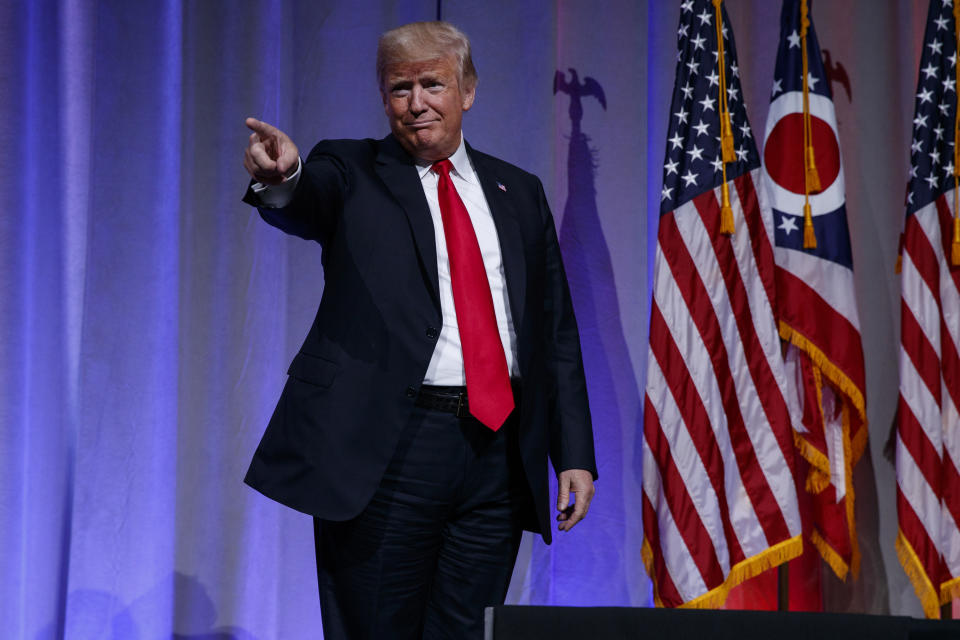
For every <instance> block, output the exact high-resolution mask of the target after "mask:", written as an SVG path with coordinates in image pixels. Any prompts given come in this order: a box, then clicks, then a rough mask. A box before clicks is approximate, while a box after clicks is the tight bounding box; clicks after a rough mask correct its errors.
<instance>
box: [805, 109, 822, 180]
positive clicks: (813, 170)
mask: <svg viewBox="0 0 960 640" xmlns="http://www.w3.org/2000/svg"><path fill="white" fill-rule="evenodd" d="M807 115H808V116H809V114H807ZM812 133H813V132H812V130H811V134H812ZM810 138H811V139H810V142H809V144H808V145H807V184H808V185H810V193H820V174H819V173H818V172H817V163H816V161H815V160H814V158H813V136H812V135H811V136H810Z"/></svg>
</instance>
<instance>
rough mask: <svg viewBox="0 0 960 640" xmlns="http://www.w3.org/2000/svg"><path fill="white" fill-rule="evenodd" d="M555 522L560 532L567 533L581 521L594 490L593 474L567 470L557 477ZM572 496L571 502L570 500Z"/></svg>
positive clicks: (582, 470) (580, 470)
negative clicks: (556, 512) (558, 524)
mask: <svg viewBox="0 0 960 640" xmlns="http://www.w3.org/2000/svg"><path fill="white" fill-rule="evenodd" d="M557 484H558V485H559V487H558V491H557V511H559V512H560V515H558V516H557V521H559V522H560V526H558V527H557V528H558V529H560V531H569V530H570V529H572V528H573V525H575V524H577V523H578V522H580V521H581V520H583V518H584V516H586V515H587V509H589V508H590V501H591V500H593V494H594V493H595V492H596V490H595V489H594V488H593V474H592V473H590V472H589V471H587V470H585V469H567V470H566V471H561V472H560V475H559V476H558V477H557ZM570 494H573V502H571V500H570V497H571V496H570Z"/></svg>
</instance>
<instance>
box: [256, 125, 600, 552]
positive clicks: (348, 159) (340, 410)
mask: <svg viewBox="0 0 960 640" xmlns="http://www.w3.org/2000/svg"><path fill="white" fill-rule="evenodd" d="M467 151H468V153H469V155H470V158H471V161H472V162H473V165H474V167H475V169H476V171H477V175H478V176H479V179H480V183H481V185H482V188H483V192H484V195H485V196H486V199H487V202H488V203H489V205H490V211H491V213H492V216H493V219H494V223H495V225H496V228H497V234H498V236H499V240H500V246H501V252H502V255H503V265H504V273H505V277H506V286H507V295H508V298H509V301H510V311H511V315H512V319H513V325H514V330H515V332H516V337H517V351H518V365H519V370H520V376H521V385H522V394H521V398H520V404H519V406H518V407H517V409H515V411H519V425H520V427H519V443H520V449H521V458H522V460H523V466H524V470H525V473H526V477H527V481H528V484H529V488H530V492H531V495H532V497H533V501H534V504H535V510H536V513H535V514H530V515H531V516H533V515H535V516H536V517H531V518H529V519H528V522H527V523H525V526H526V527H527V528H529V529H531V530H534V531H540V533H541V534H542V535H543V537H544V539H545V540H546V541H547V542H548V543H549V542H550V538H551V526H550V520H549V507H548V505H549V496H548V477H547V455H548V452H549V454H550V458H551V460H552V461H553V465H554V467H555V470H556V471H557V472H560V471H562V470H565V469H587V470H589V471H590V472H592V473H593V474H594V476H596V462H595V460H594V446H593V433H592V427H591V422H590V413H589V409H588V406H587V392H586V384H585V381H584V373H583V363H582V359H581V355H580V340H579V336H578V334H577V326H576V321H575V319H574V315H573V308H572V305H571V302H570V293H569V290H568V287H567V280H566V276H565V274H564V270H563V264H562V263H561V260H560V248H559V245H558V243H557V234H556V230H555V227H554V222H553V216H552V215H551V213H550V209H549V207H548V205H547V200H546V197H545V196H544V192H543V186H542V185H541V184H540V181H539V179H537V177H536V176H534V175H532V174H529V173H527V172H525V171H522V170H521V169H518V168H517V167H514V166H512V165H510V164H508V163H506V162H503V161H501V160H498V159H497V158H494V157H492V156H489V155H486V154H483V153H479V152H477V151H474V150H473V149H472V148H470V147H469V145H467ZM499 185H503V186H504V187H505V190H504V189H501V188H500V187H499ZM245 200H246V201H247V202H250V203H251V204H256V203H257V196H256V195H255V194H253V192H252V191H250V190H248V193H247V196H246V197H245ZM260 215H261V216H262V217H263V219H264V220H266V221H267V222H268V223H270V224H271V225H274V226H276V227H279V228H280V229H282V230H284V231H286V232H287V233H291V234H294V235H297V236H300V237H302V238H307V239H310V240H316V241H318V242H319V243H320V244H321V246H322V247H323V255H322V264H323V269H324V289H323V296H322V299H321V301H320V306H319V309H318V310H317V315H316V319H315V320H314V322H313V325H312V327H311V328H310V331H309V333H308V335H307V337H306V340H305V341H304V343H303V346H302V347H301V349H300V352H299V353H298V354H297V355H296V357H295V358H294V359H293V362H292V363H291V365H290V368H289V370H288V374H289V378H288V379H287V383H286V385H285V387H284V389H283V393H282V394H281V396H280V400H279V402H278V404H277V408H276V410H275V411H274V414H273V417H272V418H271V420H270V423H269V425H268V426H267V430H266V432H265V434H264V436H263V439H262V440H261V442H260V445H259V447H258V448H257V451H256V454H255V455H254V458H253V462H252V463H251V465H250V469H249V471H248V472H247V476H246V478H245V481H246V482H247V483H248V484H249V485H250V486H252V487H253V488H255V489H257V490H258V491H260V492H262V493H263V494H265V495H267V496H268V497H270V498H273V499H274V500H277V501H279V502H281V503H283V504H285V505H287V506H290V507H292V508H294V509H298V510H300V511H303V512H305V513H308V514H311V515H313V516H316V517H319V518H323V519H328V520H346V519H349V518H352V517H354V516H356V515H357V514H359V513H360V511H362V510H363V508H364V507H365V506H366V504H367V503H368V502H369V500H370V498H371V497H372V495H373V493H374V490H375V489H376V487H377V485H378V483H379V482H380V479H381V477H382V475H383V473H384V471H385V469H386V467H387V463H388V462H389V461H390V458H391V456H392V455H393V451H394V448H395V446H396V443H397V440H398V437H399V434H400V431H401V429H402V428H403V426H404V425H405V424H406V423H407V421H408V419H409V416H410V414H411V411H412V410H413V407H414V400H415V399H416V396H417V391H418V389H419V387H420V385H421V384H422V381H423V378H424V375H425V373H426V370H427V365H428V364H429V362H430V358H431V355H432V354H433V351H434V347H435V344H436V338H437V335H438V334H439V327H440V326H441V311H440V297H439V292H438V282H437V281H438V276H437V255H436V244H435V239H434V227H433V222H432V220H431V217H430V211H429V208H428V205H427V201H426V197H425V196H424V193H423V188H422V186H421V184H420V178H419V175H418V173H417V169H416V165H415V164H414V161H413V159H412V158H411V157H410V156H409V155H408V154H407V153H406V152H405V151H404V150H403V148H402V147H401V146H400V144H399V143H398V142H397V141H396V139H395V138H393V137H392V136H388V137H386V138H384V139H383V140H371V139H366V140H328V141H323V142H320V143H319V144H317V145H316V147H314V149H313V151H312V152H311V153H310V155H309V156H308V158H307V160H306V162H304V164H303V169H302V174H301V177H300V181H299V183H298V184H297V187H296V190H295V192H294V196H293V201H292V202H291V203H290V204H289V205H288V206H286V207H284V208H282V209H265V208H261V209H260ZM300 275H301V276H302V277H311V275H310V274H300ZM313 277H316V276H313Z"/></svg>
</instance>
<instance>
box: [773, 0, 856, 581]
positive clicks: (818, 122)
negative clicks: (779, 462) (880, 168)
mask: <svg viewBox="0 0 960 640" xmlns="http://www.w3.org/2000/svg"><path fill="white" fill-rule="evenodd" d="M804 4H805V3H804V2H803V1H802V0H785V1H784V3H783V9H782V12H781V17H780V45H779V49H778V51H777V62H776V67H775V71H774V82H773V90H772V92H771V97H770V111H769V115H768V116H767V127H766V135H765V143H764V151H763V164H764V173H763V177H764V182H765V186H766V187H767V188H768V193H769V196H770V203H771V206H772V208H773V220H774V224H775V225H776V228H775V229H774V240H775V247H774V258H775V260H776V263H777V268H776V273H777V280H776V283H777V307H776V313H777V318H778V319H779V324H780V335H781V337H782V338H783V339H784V340H785V341H786V342H787V343H788V344H789V346H788V347H787V370H788V374H789V376H790V378H789V379H790V382H791V389H792V391H793V392H794V393H796V394H797V397H798V399H799V402H800V404H801V406H802V408H803V420H802V424H801V425H800V428H799V430H798V431H797V433H796V434H795V438H796V442H797V447H798V450H799V452H800V454H801V455H802V456H803V457H804V459H805V460H806V462H807V463H808V464H806V465H801V467H803V468H804V471H805V475H806V478H800V479H798V484H801V483H802V484H803V485H804V486H805V488H806V490H807V491H808V492H810V493H811V494H812V495H811V498H810V503H809V504H810V505H811V507H810V509H809V521H808V522H805V530H807V532H808V535H809V536H810V540H811V542H812V543H813V544H814V546H815V547H816V548H817V549H818V550H819V552H820V555H821V556H822V557H823V558H824V560H825V561H826V562H827V564H829V565H830V566H831V567H832V568H833V570H834V572H835V573H836V574H837V576H839V577H840V578H841V579H842V578H845V577H846V575H847V573H848V571H850V570H851V569H852V570H853V573H854V575H856V573H857V569H858V565H859V552H858V548H857V539H856V527H855V523H854V512H853V506H854V505H853V499H854V492H853V474H852V469H853V465H855V464H856V462H857V460H859V458H860V456H861V455H862V454H863V450H864V448H865V446H866V442H867V428H866V412H865V411H866V407H865V374H864V366H863V347H862V346H861V341H860V321H859V318H858V316H857V306H856V296H855V295H854V284H853V254H852V252H851V250H850V233H849V231H848V228H847V211H846V205H845V190H844V180H843V166H842V162H841V155H840V145H839V137H838V135H837V121H836V116H835V114H834V108H833V99H832V97H831V94H830V83H829V81H828V80H827V77H826V74H825V73H824V68H823V62H822V61H821V59H820V46H819V44H818V42H817V35H816V32H815V31H814V28H813V21H812V18H810V19H809V22H808V31H807V34H806V42H803V25H802V24H801V22H802V20H801V8H802V7H803V5H804ZM803 8H804V9H805V7H803ZM804 47H805V48H806V55H807V76H806V77H807V86H808V105H809V107H808V113H809V131H810V141H811V144H812V147H813V158H814V164H815V166H816V169H817V175H818V177H819V180H818V182H819V185H817V186H818V188H817V189H816V191H815V192H813V193H810V194H809V200H808V201H809V205H810V210H811V213H812V216H811V222H812V225H813V231H814V234H815V239H816V247H815V248H809V249H805V248H804V242H803V237H804V224H805V220H804V204H805V202H807V199H806V198H805V188H804V182H805V180H804V175H805V172H806V166H805V165H806V163H805V159H806V157H807V156H806V150H805V145H804V118H805V116H804V97H803V77H804V70H803V59H802V55H803V49H804ZM811 183H812V180H811V181H808V183H807V187H808V190H809V187H810V186H811ZM805 513H806V512H805Z"/></svg>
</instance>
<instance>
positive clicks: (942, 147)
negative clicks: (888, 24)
mask: <svg viewBox="0 0 960 640" xmlns="http://www.w3.org/2000/svg"><path fill="white" fill-rule="evenodd" d="M956 74H957V47H956V30H955V20H954V10H953V7H952V5H951V3H950V2H949V0H948V1H943V0H934V1H932V2H931V3H930V12H929V14H928V17H927V28H926V33H925V35H924V39H923V53H922V55H921V58H920V74H919V81H918V83H917V96H916V103H915V105H916V106H915V117H914V119H913V141H912V144H911V146H910V182H909V188H908V194H907V219H906V223H905V224H904V230H903V249H902V265H903V266H902V274H901V297H900V401H899V405H898V408H897V416H898V418H897V440H896V451H897V517H898V520H899V525H900V531H899V533H898V535H897V544H896V547H897V555H898V556H899V557H900V562H901V563H902V564H903V567H904V569H905V571H906V573H907V575H908V576H910V578H911V580H912V581H913V586H914V589H915V590H916V592H917V596H919V598H920V602H921V604H922V605H923V610H924V612H925V613H926V615H927V616H928V617H931V618H937V617H939V616H940V611H939V607H940V605H941V604H945V603H946V602H949V601H950V600H951V599H953V598H955V597H958V596H960V529H958V522H960V472H958V467H960V416H958V414H957V407H958V406H960V355H958V351H957V347H958V345H960V295H958V290H960V269H958V268H957V267H952V266H951V264H950V253H951V242H952V239H953V224H954V223H953V220H952V218H953V210H954V207H955V204H956V200H955V198H956V190H955V182H954V165H955V163H956V161H955V156H954V139H955V133H956V131H955V129H956V126H955V118H956V105H957V75H956Z"/></svg>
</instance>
